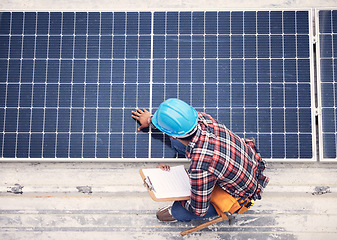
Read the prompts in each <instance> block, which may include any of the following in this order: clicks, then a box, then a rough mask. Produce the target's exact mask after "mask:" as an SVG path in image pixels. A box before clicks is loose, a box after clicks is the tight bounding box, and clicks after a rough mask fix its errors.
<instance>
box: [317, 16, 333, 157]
mask: <svg viewBox="0 0 337 240" xmlns="http://www.w3.org/2000/svg"><path fill="white" fill-rule="evenodd" d="M318 17H319V25H318V35H319V39H318V41H319V58H318V59H319V60H318V64H319V74H320V100H321V102H320V107H321V109H320V110H321V121H320V123H321V125H320V127H321V128H320V143H321V159H322V160H335V159H337V156H336V152H337V149H336V134H337V130H336V119H337V117H336V105H337V102H336V99H337V98H336V90H337V89H336V82H337V78H336V66H337V60H336V57H337V10H319V11H318Z"/></svg>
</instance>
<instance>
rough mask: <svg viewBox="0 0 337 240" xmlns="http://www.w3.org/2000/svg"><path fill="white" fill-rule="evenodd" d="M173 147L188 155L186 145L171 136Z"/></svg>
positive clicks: (178, 151)
mask: <svg viewBox="0 0 337 240" xmlns="http://www.w3.org/2000/svg"><path fill="white" fill-rule="evenodd" d="M170 140H171V147H172V148H173V149H174V150H175V151H176V152H177V153H179V154H181V155H184V156H185V155H186V146H185V145H184V144H183V143H181V142H180V141H179V140H177V139H173V138H170Z"/></svg>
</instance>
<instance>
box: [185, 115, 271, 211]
mask: <svg viewBox="0 0 337 240" xmlns="http://www.w3.org/2000/svg"><path fill="white" fill-rule="evenodd" d="M198 114H199V121H198V125H197V127H198V129H197V132H196V135H195V136H194V137H193V139H192V141H191V142H190V143H189V145H188V146H187V149H186V154H187V158H189V159H190V160H191V165H190V168H189V176H190V182H191V198H190V200H188V201H182V202H181V204H182V205H183V206H184V207H185V208H186V209H187V210H189V211H190V212H192V213H194V214H196V215H198V216H203V215H205V214H206V212H207V210H208V208H209V204H210V198H211V193H212V191H213V188H214V186H215V184H217V185H219V186H220V187H221V188H223V189H224V190H225V191H227V192H228V193H229V194H231V195H232V196H234V197H249V198H253V199H261V194H262V189H263V188H265V187H266V185H267V183H268V181H269V179H268V178H267V177H265V176H264V175H263V173H262V172H263V170H264V169H265V161H263V160H262V158H261V157H260V155H259V154H258V153H257V150H256V146H255V144H254V143H253V141H247V140H244V139H242V138H240V137H239V136H237V135H236V134H234V133H232V132H231V131H230V130H229V129H227V128H226V126H225V125H223V124H221V123H218V122H217V121H216V120H215V119H213V118H212V117H211V116H209V115H207V114H205V113H201V112H198Z"/></svg>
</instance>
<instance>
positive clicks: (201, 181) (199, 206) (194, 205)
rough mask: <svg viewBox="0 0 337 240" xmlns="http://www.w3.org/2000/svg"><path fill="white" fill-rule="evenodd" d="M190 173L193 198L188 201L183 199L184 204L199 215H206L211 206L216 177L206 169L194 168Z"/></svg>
mask: <svg viewBox="0 0 337 240" xmlns="http://www.w3.org/2000/svg"><path fill="white" fill-rule="evenodd" d="M189 175H190V182H191V198H190V200H188V201H182V206H183V207H184V208H185V209H187V210H188V211H189V212H191V213H193V214H195V215H197V216H204V215H205V214H206V213H207V211H208V208H209V204H210V200H211V194H212V191H213V189H214V186H215V183H216V177H215V176H214V175H212V174H210V173H209V172H208V171H204V170H192V171H190V173H189Z"/></svg>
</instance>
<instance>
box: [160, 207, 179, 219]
mask: <svg viewBox="0 0 337 240" xmlns="http://www.w3.org/2000/svg"><path fill="white" fill-rule="evenodd" d="M157 218H158V220H159V221H162V222H176V221H177V220H176V219H174V217H173V216H172V213H171V206H168V207H163V208H161V209H159V210H158V212H157Z"/></svg>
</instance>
